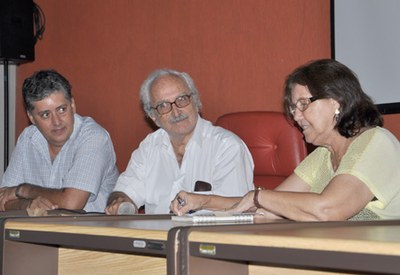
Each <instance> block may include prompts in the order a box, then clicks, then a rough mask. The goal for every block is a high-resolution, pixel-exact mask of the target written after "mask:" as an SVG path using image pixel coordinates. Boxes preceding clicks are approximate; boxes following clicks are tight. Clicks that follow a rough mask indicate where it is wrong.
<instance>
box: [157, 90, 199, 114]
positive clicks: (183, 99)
mask: <svg viewBox="0 0 400 275" xmlns="http://www.w3.org/2000/svg"><path fill="white" fill-rule="evenodd" d="M191 96H192V94H188V95H181V96H178V97H177V98H176V99H175V101H174V102H167V101H164V102H161V103H160V104H158V105H157V106H156V107H151V108H152V109H155V110H157V112H158V113H159V114H160V115H165V114H168V113H169V112H171V110H172V104H175V106H176V107H178V108H183V107H186V106H188V105H189V103H190V97H191Z"/></svg>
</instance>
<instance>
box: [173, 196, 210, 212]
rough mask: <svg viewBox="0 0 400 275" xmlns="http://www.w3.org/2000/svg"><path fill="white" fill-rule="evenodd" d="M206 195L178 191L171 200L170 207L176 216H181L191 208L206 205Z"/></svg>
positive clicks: (195, 208) (198, 208)
mask: <svg viewBox="0 0 400 275" xmlns="http://www.w3.org/2000/svg"><path fill="white" fill-rule="evenodd" d="M208 199H209V196H208V195H201V194H194V193H188V192H185V191H180V192H179V193H178V194H177V195H176V196H175V198H174V199H173V201H172V202H171V205H170V207H169V208H170V209H171V211H172V212H173V213H175V214H176V215H178V216H182V215H184V214H186V213H188V212H189V211H191V210H194V211H196V210H200V209H202V208H203V206H204V205H206V203H207V201H208Z"/></svg>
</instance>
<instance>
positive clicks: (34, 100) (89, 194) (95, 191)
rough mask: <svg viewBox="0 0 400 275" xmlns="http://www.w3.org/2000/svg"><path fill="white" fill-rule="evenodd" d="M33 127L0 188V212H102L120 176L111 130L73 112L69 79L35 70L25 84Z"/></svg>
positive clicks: (22, 137) (22, 139)
mask: <svg viewBox="0 0 400 275" xmlns="http://www.w3.org/2000/svg"><path fill="white" fill-rule="evenodd" d="M22 91H23V97H24V103H25V108H26V111H27V115H28V118H29V120H30V121H31V123H32V125H30V126H28V127H27V128H26V129H25V130H24V131H23V132H22V134H21V135H20V137H19V138H18V141H17V145H16V148H15V150H14V152H13V154H12V157H11V160H10V164H9V166H8V167H7V170H6V172H5V173H4V176H3V179H2V182H1V188H0V211H4V210H10V209H35V208H41V209H45V210H50V209H56V208H63V209H70V210H81V209H84V210H85V211H90V212H93V211H95V212H100V211H103V210H104V208H105V206H106V201H107V197H108V196H109V194H110V193H111V191H112V190H113V188H114V185H115V182H116V181H117V178H118V176H119V173H118V169H117V167H116V157H115V152H114V148H113V144H112V141H111V138H110V136H109V134H108V132H107V131H106V130H105V129H104V128H102V127H101V126H100V125H99V124H97V123H96V122H95V121H94V120H93V119H92V118H90V117H82V116H80V115H78V114H76V113H75V111H76V108H75V101H74V98H73V97H72V94H71V85H70V84H69V82H68V80H67V79H65V78H64V77H63V76H62V75H61V74H59V73H58V72H56V71H54V70H42V71H38V72H35V73H34V74H33V75H32V76H31V77H28V78H27V79H25V81H24V83H23V87H22Z"/></svg>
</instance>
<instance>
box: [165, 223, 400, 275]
mask: <svg viewBox="0 0 400 275" xmlns="http://www.w3.org/2000/svg"><path fill="white" fill-rule="evenodd" d="M177 230H179V231H180V232H179V236H180V237H179V238H178V239H177V241H176V242H179V243H180V244H181V247H180V252H179V253H178V255H176V257H174V254H173V253H169V254H168V273H169V274H180V275H184V274H190V275H196V274H332V273H331V272H334V273H335V274H338V273H346V274H400V221H379V222H323V223H276V224H268V225H257V224H255V225H248V226H236V225H235V226H226V227H225V226H219V227H203V228H181V229H178V228H174V229H172V230H171V231H170V232H172V231H177ZM171 236H172V235H171ZM171 247H172V246H171Z"/></svg>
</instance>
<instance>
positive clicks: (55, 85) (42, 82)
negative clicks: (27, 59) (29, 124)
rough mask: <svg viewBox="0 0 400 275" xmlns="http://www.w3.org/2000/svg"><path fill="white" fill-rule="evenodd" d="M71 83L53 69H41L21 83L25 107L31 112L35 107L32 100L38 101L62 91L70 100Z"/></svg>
mask: <svg viewBox="0 0 400 275" xmlns="http://www.w3.org/2000/svg"><path fill="white" fill-rule="evenodd" d="M71 89H72V87H71V84H69V82H68V80H67V79H66V78H65V77H64V76H62V75H61V74H60V73H58V72H56V71H55V70H52V69H49V70H41V71H37V72H35V73H34V74H33V75H32V76H30V77H28V78H26V79H25V81H24V83H23V85H22V95H23V97H24V104H25V108H26V110H27V111H28V112H32V110H33V109H34V108H35V106H34V105H33V102H35V101H40V100H42V99H44V98H46V97H48V96H49V95H51V94H52V93H55V92H62V93H63V94H64V96H65V98H66V99H67V100H68V101H69V102H71V100H72V93H71Z"/></svg>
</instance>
